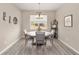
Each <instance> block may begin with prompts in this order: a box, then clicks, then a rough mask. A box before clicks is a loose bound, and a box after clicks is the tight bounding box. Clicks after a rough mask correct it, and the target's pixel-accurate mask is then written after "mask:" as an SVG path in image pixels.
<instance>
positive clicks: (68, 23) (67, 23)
mask: <svg viewBox="0 0 79 59" xmlns="http://www.w3.org/2000/svg"><path fill="white" fill-rule="evenodd" d="M72 21H73V19H72V15H68V16H65V19H64V26H65V27H72V26H73V22H72Z"/></svg>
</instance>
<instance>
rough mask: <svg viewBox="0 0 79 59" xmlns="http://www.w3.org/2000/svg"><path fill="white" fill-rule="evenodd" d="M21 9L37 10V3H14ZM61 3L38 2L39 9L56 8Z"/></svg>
mask: <svg viewBox="0 0 79 59" xmlns="http://www.w3.org/2000/svg"><path fill="white" fill-rule="evenodd" d="M15 5H16V6H17V7H18V8H19V9H21V10H39V4H38V3H15ZM62 5H63V3H40V10H57V9H58V8H60V7H61V6H62Z"/></svg>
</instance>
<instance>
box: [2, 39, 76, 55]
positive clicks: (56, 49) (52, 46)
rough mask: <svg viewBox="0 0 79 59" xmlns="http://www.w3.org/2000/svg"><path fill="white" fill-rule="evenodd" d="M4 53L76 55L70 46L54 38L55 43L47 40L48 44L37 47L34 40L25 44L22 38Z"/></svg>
mask: <svg viewBox="0 0 79 59" xmlns="http://www.w3.org/2000/svg"><path fill="white" fill-rule="evenodd" d="M2 55H75V54H74V53H73V52H72V51H71V50H70V49H69V48H68V47H66V46H65V45H64V44H62V43H61V42H60V41H59V40H57V39H54V40H53V43H51V41H50V40H47V43H46V45H43V46H39V47H36V46H35V45H32V40H28V42H27V44H26V45H25V39H20V40H19V41H18V42H17V43H15V44H14V45H13V46H12V47H11V48H10V49H8V50H7V51H5V52H4V53H3V54H2Z"/></svg>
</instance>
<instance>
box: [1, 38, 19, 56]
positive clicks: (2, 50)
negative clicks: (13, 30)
mask: <svg viewBox="0 0 79 59" xmlns="http://www.w3.org/2000/svg"><path fill="white" fill-rule="evenodd" d="M18 40H19V39H17V40H16V41H14V42H13V43H12V44H10V45H9V46H7V47H6V48H5V49H3V50H2V51H1V52H0V55H1V54H2V53H4V52H5V51H7V50H8V49H9V48H10V47H12V46H13V45H14V44H15V43H16V42H17V41H18Z"/></svg>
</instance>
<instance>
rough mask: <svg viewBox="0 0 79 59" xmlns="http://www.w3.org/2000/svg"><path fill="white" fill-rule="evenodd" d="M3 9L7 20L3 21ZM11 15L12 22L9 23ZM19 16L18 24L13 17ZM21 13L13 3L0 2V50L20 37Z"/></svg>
mask: <svg viewBox="0 0 79 59" xmlns="http://www.w3.org/2000/svg"><path fill="white" fill-rule="evenodd" d="M3 11H5V12H6V21H3ZM9 16H11V23H9ZM15 16H16V17H17V18H18V24H13V17H15ZM20 22H21V13H20V11H19V9H17V8H16V7H15V6H13V5H11V4H3V3H2V4H0V51H2V50H3V49H5V48H6V47H7V46H9V45H10V44H11V43H13V42H14V41H16V40H17V39H19V37H20V30H21V29H20V28H21V27H20V25H21V23H20Z"/></svg>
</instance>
